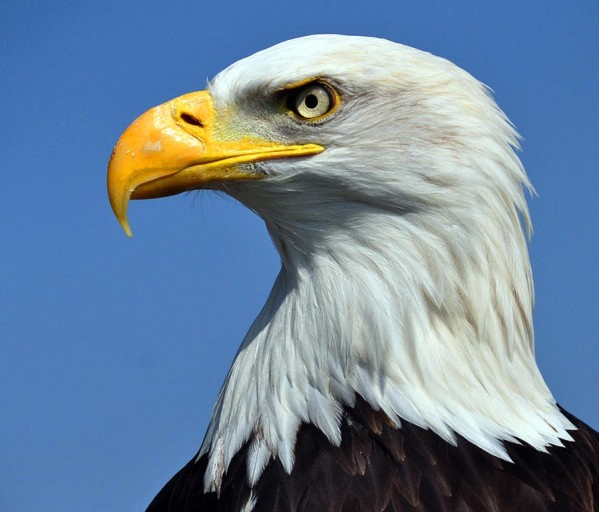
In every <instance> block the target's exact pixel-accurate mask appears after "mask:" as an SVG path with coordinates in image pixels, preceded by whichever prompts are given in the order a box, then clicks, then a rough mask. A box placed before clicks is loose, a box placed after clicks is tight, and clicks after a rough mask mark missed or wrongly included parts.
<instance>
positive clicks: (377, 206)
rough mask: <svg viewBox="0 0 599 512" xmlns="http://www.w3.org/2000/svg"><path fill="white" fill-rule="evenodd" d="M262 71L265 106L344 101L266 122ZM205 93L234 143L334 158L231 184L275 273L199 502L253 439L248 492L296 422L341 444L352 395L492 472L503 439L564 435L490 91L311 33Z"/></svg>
mask: <svg viewBox="0 0 599 512" xmlns="http://www.w3.org/2000/svg"><path fill="white" fill-rule="evenodd" d="M290 55H291V56H292V57H293V58H290ZM300 62H301V63H303V64H301V65H300V64H298V63H300ZM390 63H393V65H392V66H391V65H390ZM291 68H292V69H291ZM265 76H267V77H271V78H270V79H269V81H268V84H267V90H271V91H273V92H274V91H280V89H281V87H282V85H285V84H287V83H294V82H297V80H300V79H306V77H325V78H326V77H336V76H338V77H340V82H339V84H340V87H341V88H343V87H344V79H347V81H348V83H347V84H345V87H346V88H345V89H343V90H344V101H345V103H344V104H343V105H342V106H341V107H340V108H339V111H338V113H336V114H335V115H334V116H331V118H330V120H329V121H327V122H326V123H322V124H320V125H317V126H312V125H311V124H309V125H305V126H304V125H301V124H300V125H298V124H297V123H296V124H293V123H291V124H288V123H286V122H285V121H284V120H283V121H282V120H281V119H280V118H281V117H284V116H278V117H277V116H276V115H274V114H272V115H271V114H268V111H264V110H260V105H261V104H262V103H261V101H262V102H264V96H263V94H264V93H263V92H260V91H263V90H264V88H265V87H266V86H265V82H264V77H265ZM290 76H294V77H296V78H297V80H296V79H294V80H291V81H290V79H289V77H290ZM240 84H244V85H243V86H241V85H240ZM210 88H211V91H212V94H213V96H214V97H215V105H217V106H219V108H222V109H223V111H226V112H227V115H228V116H230V119H229V118H226V119H225V121H223V123H225V124H226V123H229V124H231V123H233V125H234V126H235V129H236V130H241V131H244V133H245V132H247V133H253V131H255V132H256V133H257V134H258V135H261V136H263V138H266V139H268V140H286V137H288V138H289V141H290V142H294V143H295V142H296V141H317V142H318V143H319V144H322V145H323V147H325V148H326V150H325V151H323V152H322V153H321V154H318V155H314V156H311V157H309V158H305V159H302V158H298V159H294V160H293V161H291V162H290V161H285V160H272V161H269V162H265V163H262V164H256V168H257V169H258V170H259V171H261V172H263V174H264V175H265V176H267V179H264V180H258V181H248V182H240V183H235V182H227V184H226V188H225V187H224V186H223V190H226V192H227V193H229V194H231V195H232V196H233V197H236V198H237V199H239V200H240V201H241V202H242V203H244V204H245V205H246V206H248V207H249V208H251V209H253V210H255V211H256V212H257V213H258V214H259V215H260V216H261V217H262V218H263V219H264V221H265V222H266V225H267V227H268V229H269V231H270V233H271V235H272V238H273V240H274V242H275V245H276V246H277V249H278V251H279V253H280V254H281V258H282V260H283V268H282V271H281V273H280V275H279V277H278V279H277V281H276V283H275V286H274V288H273V290H272V292H271V295H270V297H269V299H268V301H267V303H266V305H265V307H264V309H263V310H262V312H261V313H260V315H259V317H258V318H257V319H256V321H255V323H254V325H253V326H252V328H251V329H250V331H249V332H248V334H247V336H246V338H245V339H244V341H243V343H242V345H241V347H240V350H239V352H238V354H237V357H236V359H235V361H234V363H233V366H232V368H231V370H230V372H229V375H228V377H227V380H226V382H225V384H224V386H223V388H222V391H221V393H220V396H219V398H218V402H217V404H216V406H215V409H214V412H213V416H212V420H211V423H210V427H209V429H208V432H207V434H206V438H205V440H204V443H203V445H202V448H201V450H200V454H201V455H203V454H209V464H208V468H207V471H206V475H205V487H206V489H207V490H218V489H219V487H220V483H221V480H222V476H223V474H224V472H225V471H226V469H227V467H228V465H229V463H230V461H231V459H232V458H233V456H234V455H235V454H236V453H237V452H238V451H239V449H240V448H241V446H242V445H243V444H244V443H246V442H248V441H251V443H252V444H251V446H250V450H249V452H248V453H249V455H248V460H247V465H248V478H249V482H250V484H254V483H255V482H256V481H257V480H258V478H259V477H260V475H261V473H262V471H263V469H264V467H265V466H266V464H267V463H268V461H269V460H270V459H271V458H272V457H277V458H278V459H279V460H280V461H281V463H282V465H283V467H284V468H285V469H286V470H287V471H288V472H289V471H291V469H292V467H293V463H294V445H295V440H296V435H297V432H298V429H299V427H300V425H301V424H302V423H312V424H314V425H316V426H317V427H318V428H319V429H320V430H322V432H323V433H324V434H325V435H326V436H327V437H328V439H329V440H330V441H331V443H333V444H339V443H340V441H341V439H340V436H341V434H340V421H341V412H342V408H343V407H344V406H351V405H352V404H353V403H354V400H355V396H356V394H359V395H361V396H362V397H363V398H364V399H365V400H366V401H367V402H368V403H369V404H370V405H371V406H372V407H373V408H374V409H377V410H382V411H384V412H385V413H386V414H387V415H388V416H389V418H391V420H392V421H395V422H396V424H397V426H398V428H400V427H401V422H402V421H409V422H412V423H414V424H416V425H419V426H421V427H423V428H428V429H431V430H433V431H434V432H435V433H437V434H438V435H439V436H441V437H442V438H443V439H445V440H447V441H448V442H450V443H453V442H455V439H456V434H459V435H461V436H463V437H464V438H466V439H467V440H469V441H470V442H472V443H474V444H476V445H478V446H479V447H481V448H482V449H484V450H486V451H487V452H489V453H491V454H493V455H496V456H498V457H501V458H504V459H509V457H508V455H507V453H506V450H505V448H504V446H503V441H511V440H520V441H522V442H525V443H528V444H529V445H531V446H532V447H534V448H536V449H538V450H543V449H545V447H547V446H549V445H552V444H555V445H559V444H560V440H562V439H570V436H569V435H568V433H567V431H566V430H567V429H572V428H573V426H572V425H571V424H570V422H569V421H568V420H567V419H566V418H565V417H564V416H563V415H562V414H561V413H560V411H559V409H558V407H557V405H556V403H555V400H554V398H553V397H552V395H551V393H550V391H549V390H548V389H547V387H546V385H545V383H544V381H543V379H542V377H541V375H540V373H539V370H538V368H537V366H536V363H535V359H534V347H533V328H532V305H533V304H532V303H533V291H532V290H533V289H532V278H531V274H530V264H529V261H528V252H527V246H526V237H525V235H524V233H523V230H522V227H521V220H520V217H522V219H523V221H524V223H525V224H527V225H528V224H529V219H528V212H527V207H526V200H525V197H524V194H523V190H522V188H523V186H524V187H527V186H528V179H527V177H526V174H525V172H524V169H523V168H522V165H521V163H520V161H519V160H518V158H517V156H516V155H515V153H514V150H513V148H514V147H516V146H517V135H516V133H515V131H514V129H513V128H512V126H511V125H510V124H509V121H508V120H507V118H506V117H505V115H504V114H503V113H502V112H501V111H500V110H499V108H498V107H497V106H496V105H495V103H494V102H493V100H492V99H491V97H490V96H489V95H488V93H487V91H486V89H485V88H484V86H482V85H481V84H480V83H479V82H477V81H476V80H475V79H473V78H472V77H471V76H470V75H468V74H467V73H466V72H464V71H463V70H460V69H459V68H456V67H455V66H453V65H452V64H450V63H449V62H447V61H444V60H443V59H439V58H437V57H433V56H431V55H429V54H426V53H423V52H419V51H417V50H414V49H410V48H407V47H403V46H401V45H396V44H393V43H389V42H387V41H381V40H373V39H364V38H348V37H342V36H314V37H312V38H306V39H298V40H295V41H290V42H288V43H283V44H282V45H279V46H277V47H274V48H272V49H270V50H267V51H266V52H264V53H261V54H257V55H255V56H253V57H250V58H248V59H246V60H244V61H240V62H239V63H237V64H235V65H233V66H232V67H231V68H229V69H228V70H226V71H225V72H223V73H222V74H221V75H219V76H218V77H217V78H216V79H215V80H214V82H213V83H212V84H211V86H210ZM268 88H270V89H268ZM248 96H249V97H250V98H253V103H250V105H252V106H253V107H252V108H251V109H249V110H248V109H246V108H243V105H245V103H244V102H243V101H241V100H240V99H239V98H242V99H244V101H245V99H246V98H247V97H248ZM269 101H270V100H269ZM266 104H267V105H271V103H269V102H268V101H267V102H266ZM253 109H254V110H256V109H257V110H256V112H257V114H254V113H253V112H254V110H253ZM258 114H260V116H258ZM227 119H228V120H227ZM269 121H270V122H269ZM262 132H264V133H262Z"/></svg>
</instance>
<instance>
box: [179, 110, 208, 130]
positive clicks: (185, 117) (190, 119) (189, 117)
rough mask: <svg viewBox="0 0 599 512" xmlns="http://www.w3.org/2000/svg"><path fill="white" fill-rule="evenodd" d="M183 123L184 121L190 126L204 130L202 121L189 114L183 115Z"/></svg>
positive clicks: (184, 113)
mask: <svg viewBox="0 0 599 512" xmlns="http://www.w3.org/2000/svg"><path fill="white" fill-rule="evenodd" d="M181 121H183V122H184V123H186V124H190V125H192V126H198V127H199V128H203V127H204V124H203V123H202V121H200V120H199V119H198V118H197V117H195V116H193V115H191V114H188V113H187V112H183V113H182V114H181Z"/></svg>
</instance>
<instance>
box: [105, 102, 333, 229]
mask: <svg viewBox="0 0 599 512" xmlns="http://www.w3.org/2000/svg"><path fill="white" fill-rule="evenodd" d="M215 125H216V116H215V109H214V105H213V102H212V97H211V96H210V94H209V93H208V91H200V92H193V93H190V94H185V95H184V96H180V97H179V98H175V99H174V100H171V101H169V102H167V103H163V104H162V105H159V106H157V107H154V108H153V109H150V110H148V111H147V112H146V113H145V114H142V115H141V116H140V117H138V118H137V119H136V120H135V121H133V123H132V124H131V125H130V126H129V128H127V129H126V130H125V132H124V133H123V135H121V138H120V139H119V141H118V142H117V144H116V146H115V148H114V151H113V152H112V156H111V158H110V163H109V164H108V197H109V199H110V205H111V206H112V210H113V211H114V214H115V215H116V217H117V219H118V221H119V222H120V224H121V226H122V227H123V229H124V230H125V233H127V235H128V236H131V229H130V227H129V222H128V220H127V206H128V204H129V199H151V198H155V197H164V196H169V195H173V194H178V193H180V192H185V191H188V190H194V189H199V188H207V187H209V186H210V184H211V183H216V182H220V183H222V182H227V181H235V180H252V179H261V178H262V177H263V176H262V175H261V174H257V173H252V172H251V171H248V170H247V168H246V169H245V170H244V168H243V167H240V166H238V164H243V163H248V162H259V161H263V160H271V159H275V158H286V157H293V156H306V155H314V154H316V153H320V152H321V151H323V150H324V148H323V147H322V146H319V145H317V144H303V145H282V144H277V143H276V142H271V141H267V140H258V139H256V138H252V137H242V138H239V137H237V138H235V137H230V136H227V135H226V134H224V133H223V132H224V131H226V130H223V129H222V128H220V129H219V130H216V126H215Z"/></svg>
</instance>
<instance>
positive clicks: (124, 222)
mask: <svg viewBox="0 0 599 512" xmlns="http://www.w3.org/2000/svg"><path fill="white" fill-rule="evenodd" d="M120 224H121V227H122V228H123V231H124V232H125V234H126V235H127V236H128V237H129V238H133V233H132V232H131V227H130V226H129V221H128V220H127V219H123V220H121V222H120Z"/></svg>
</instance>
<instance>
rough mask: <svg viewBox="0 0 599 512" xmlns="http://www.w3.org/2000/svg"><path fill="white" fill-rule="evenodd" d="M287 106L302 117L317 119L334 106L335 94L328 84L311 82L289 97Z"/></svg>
mask: <svg viewBox="0 0 599 512" xmlns="http://www.w3.org/2000/svg"><path fill="white" fill-rule="evenodd" d="M289 100H290V101H289V108H290V109H291V110H292V111H293V112H294V113H295V114H296V115H297V116H298V117H300V118H302V119H318V118H320V117H322V116H324V115H325V114H328V113H329V112H331V110H333V109H334V108H335V106H336V105H335V103H336V101H335V100H336V96H335V94H334V93H333V91H332V90H331V88H330V87H329V86H328V85H325V84H323V83H321V82H312V83H309V84H307V85H304V86H303V87H300V88H298V89H297V90H296V91H294V94H292V95H291V96H290V97H289Z"/></svg>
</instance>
